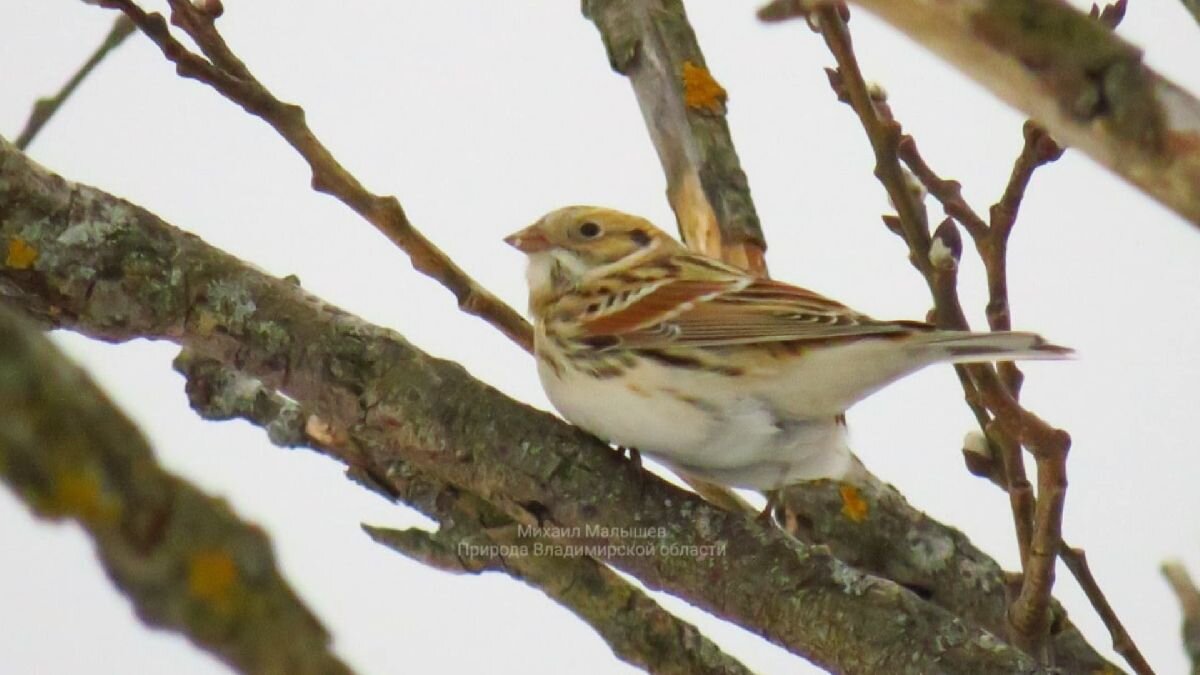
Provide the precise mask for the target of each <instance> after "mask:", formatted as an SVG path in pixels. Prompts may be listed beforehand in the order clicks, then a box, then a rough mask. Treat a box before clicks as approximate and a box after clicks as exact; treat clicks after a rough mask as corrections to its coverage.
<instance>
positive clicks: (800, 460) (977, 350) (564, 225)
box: [504, 206, 1073, 492]
mask: <svg viewBox="0 0 1200 675" xmlns="http://www.w3.org/2000/svg"><path fill="white" fill-rule="evenodd" d="M504 241H505V242H506V243H507V244H509V245H510V246H512V247H514V248H516V249H517V250H518V251H520V252H522V253H524V254H525V255H526V256H527V263H528V267H527V272H526V281H527V284H528V287H529V313H530V315H531V317H532V319H533V324H534V353H535V356H536V361H537V371H538V376H539V379H540V380H541V384H542V387H543V389H544V390H545V392H546V395H547V397H548V398H549V400H550V402H551V403H552V404H553V405H554V407H555V409H557V410H558V412H559V413H560V414H561V415H562V416H563V417H564V418H566V419H567V420H568V421H570V422H571V423H573V424H575V425H576V426H579V427H581V428H583V429H584V430H585V431H588V432H589V433H591V434H592V435H594V436H597V437H599V438H600V439H602V440H604V441H606V442H609V443H612V444H615V445H617V446H618V447H625V448H636V449H637V450H638V451H639V452H640V453H642V454H645V455H649V456H650V457H653V458H654V459H656V460H657V461H659V462H660V463H662V464H665V465H666V466H668V467H669V468H671V469H672V470H674V471H676V472H677V473H682V474H684V475H687V476H690V477H693V478H697V479H700V480H703V481H708V482H713V483H717V484H720V485H724V486H727V487H731V488H746V489H752V490H758V491H763V492H770V491H775V490H779V489H781V488H784V487H787V486H790V485H793V484H796V483H802V482H805V481H812V480H818V479H823V478H827V479H832V480H838V481H853V480H855V479H856V478H857V477H859V476H861V475H862V472H863V471H864V469H863V468H862V465H861V463H860V462H859V461H858V460H857V458H856V457H855V456H854V454H853V453H852V452H851V449H850V446H849V442H848V435H847V431H846V417H845V413H846V411H847V409H849V408H850V407H851V406H852V405H854V404H855V403H857V402H858V401H860V400H862V399H863V398H865V397H867V396H869V395H870V394H872V393H874V392H876V391H878V390H879V389H881V388H883V387H884V386H886V385H888V384H890V383H892V382H894V381H896V380H898V379H900V378H902V377H904V376H906V375H909V374H911V373H913V372H915V371H917V370H920V369H921V368H924V367H925V366H928V365H931V364H934V363H943V362H946V363H975V362H991V361H1012V360H1018V359H1061V358H1069V357H1070V356H1071V355H1072V354H1073V351H1072V350H1070V349H1068V348H1065V347H1060V346H1057V345H1054V344H1051V343H1049V342H1047V341H1046V340H1045V339H1043V338H1042V337H1041V336H1039V335H1036V334H1033V333H1026V332H1000V331H997V332H970V331H959V330H941V329H938V328H936V327H935V326H933V325H931V324H929V323H925V322H922V321H905V320H900V321H881V320H877V319H873V318H871V317H869V316H867V315H865V314H863V313H861V312H857V311H854V310H853V309H850V308H849V307H847V306H845V305H843V304H841V303H839V302H837V301H835V300H832V299H830V298H827V297H825V296H823V295H820V294H818V293H815V292H813V291H810V290H806V289H804V288H800V287H799V286H793V285H790V284H787V283H783V282H780V281H773V280H770V279H764V278H759V277H756V276H754V275H752V274H750V273H748V272H746V271H744V270H742V269H739V268H737V267H734V266H732V265H728V264H726V263H724V262H721V261H720V260H716V259H714V258H711V257H708V256H705V255H701V254H699V253H696V252H693V251H691V250H689V249H688V248H686V247H685V246H684V245H683V244H681V243H679V242H678V241H677V240H675V239H673V238H672V237H670V236H669V235H667V234H666V233H664V232H663V231H661V230H660V229H658V228H657V227H655V226H654V225H653V224H651V223H650V222H649V221H648V220H646V219H644V218H641V217H638V216H635V215H631V214H627V213H622V212H620V211H615V210H612V209H608V208H604V207H598V206H568V207H565V208H560V209H557V210H555V211H552V212H550V213H548V214H546V215H545V216H543V217H541V218H540V219H538V220H537V221H536V222H534V223H533V224H532V225H530V226H528V227H526V228H524V229H522V230H519V231H517V232H514V233H513V234H511V235H509V236H508V237H505V239H504Z"/></svg>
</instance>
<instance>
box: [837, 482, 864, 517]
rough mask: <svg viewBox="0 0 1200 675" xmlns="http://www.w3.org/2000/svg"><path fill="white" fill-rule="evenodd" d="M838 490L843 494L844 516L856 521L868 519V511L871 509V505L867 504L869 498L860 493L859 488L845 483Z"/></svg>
mask: <svg viewBox="0 0 1200 675" xmlns="http://www.w3.org/2000/svg"><path fill="white" fill-rule="evenodd" d="M838 492H840V493H841V495H842V515H843V516H846V517H847V518H849V519H850V520H852V521H854V522H856V523H861V522H862V521H864V520H866V519H867V512H868V511H870V510H871V507H870V506H869V505H868V504H867V500H865V499H863V498H862V495H860V494H859V493H858V488H856V487H854V486H853V485H847V484H845V483H843V484H842V485H840V486H839V487H838Z"/></svg>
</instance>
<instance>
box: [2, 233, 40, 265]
mask: <svg viewBox="0 0 1200 675" xmlns="http://www.w3.org/2000/svg"><path fill="white" fill-rule="evenodd" d="M37 257H38V251H37V249H36V248H34V247H32V246H30V245H29V243H28V242H26V241H25V240H24V239H21V238H20V237H14V238H12V239H9V240H8V255H6V256H4V265H5V267H11V268H12V269H14V270H27V269H29V268H30V266H32V265H33V261H35V260H37Z"/></svg>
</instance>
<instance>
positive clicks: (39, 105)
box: [15, 16, 136, 150]
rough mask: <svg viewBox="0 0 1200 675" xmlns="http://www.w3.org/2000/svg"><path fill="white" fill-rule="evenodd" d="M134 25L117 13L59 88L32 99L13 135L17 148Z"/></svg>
mask: <svg viewBox="0 0 1200 675" xmlns="http://www.w3.org/2000/svg"><path fill="white" fill-rule="evenodd" d="M135 29H136V28H135V26H134V25H133V22H132V21H130V20H129V19H128V18H127V17H125V16H118V17H117V20H116V21H113V25H112V28H110V29H109V31H108V35H106V36H105V37H104V41H103V42H101V43H100V46H99V47H97V48H96V51H94V52H92V55H91V56H89V57H88V59H87V61H84V63H83V65H82V66H80V67H79V70H77V71H75V74H74V75H72V76H71V79H69V80H67V83H66V84H64V85H63V87H62V89H59V90H58V93H56V94H54V95H53V96H48V97H46V98H39V99H38V100H37V101H35V102H34V104H33V110H31V111H30V112H29V119H28V120H26V121H25V128H23V129H21V133H20V134H19V135H18V136H17V140H16V143H15V144H16V146H17V148H18V149H20V150H25V149H26V148H28V147H29V144H30V143H32V142H33V139H34V138H35V137H36V136H37V134H38V132H39V131H41V130H42V127H44V126H46V123H47V122H49V121H50V118H51V117H53V116H54V113H56V112H58V110H59V109H60V108H62V106H63V104H64V103H66V102H67V99H68V98H70V97H71V94H73V93H75V89H76V88H77V87H79V85H80V83H82V82H83V81H84V80H85V79H87V76H88V75H90V74H91V72H92V71H93V70H95V68H96V66H98V65H100V62H101V61H103V60H104V59H105V57H107V56H108V55H109V53H111V52H112V51H113V50H114V49H116V48H117V47H119V46H120V45H121V43H123V42H125V38H127V37H129V36H130V35H132V34H133V31H134V30H135Z"/></svg>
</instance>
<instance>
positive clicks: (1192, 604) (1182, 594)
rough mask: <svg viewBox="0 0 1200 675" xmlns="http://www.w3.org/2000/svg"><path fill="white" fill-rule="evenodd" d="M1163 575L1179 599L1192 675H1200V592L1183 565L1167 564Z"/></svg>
mask: <svg viewBox="0 0 1200 675" xmlns="http://www.w3.org/2000/svg"><path fill="white" fill-rule="evenodd" d="M1162 573H1163V576H1165V577H1166V578H1167V583H1169V584H1170V585H1171V590H1172V591H1174V592H1175V597H1176V598H1178V599H1179V608H1180V611H1181V612H1182V613H1183V648H1184V650H1186V651H1187V655H1188V658H1189V659H1191V661H1192V675H1200V590H1198V589H1197V588H1196V584H1195V582H1193V581H1192V577H1191V575H1189V574H1188V572H1187V568H1185V567H1184V566H1183V563H1180V562H1176V561H1169V562H1165V563H1163V566H1162Z"/></svg>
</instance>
